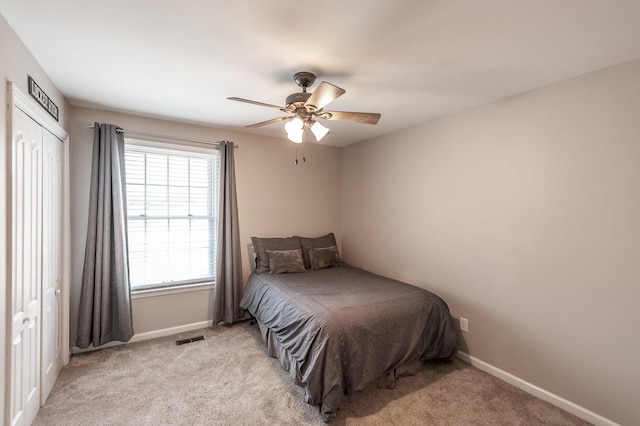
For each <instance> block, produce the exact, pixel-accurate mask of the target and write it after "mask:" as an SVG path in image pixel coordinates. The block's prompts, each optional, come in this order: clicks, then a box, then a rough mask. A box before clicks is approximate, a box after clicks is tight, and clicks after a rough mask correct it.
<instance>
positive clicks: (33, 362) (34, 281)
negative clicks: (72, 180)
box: [9, 107, 42, 425]
mask: <svg viewBox="0 0 640 426" xmlns="http://www.w3.org/2000/svg"><path fill="white" fill-rule="evenodd" d="M12 133H13V138H12V173H13V174H12V221H13V224H12V225H13V226H12V236H11V239H12V253H13V256H12V264H11V270H12V279H11V301H12V306H11V318H12V324H11V330H12V335H11V343H12V347H11V354H12V359H11V364H12V365H11V389H12V395H11V412H10V413H9V415H10V422H11V424H14V425H22V424H26V425H29V424H31V422H32V421H33V419H34V418H35V415H36V414H37V412H38V408H39V407H40V326H39V324H40V307H41V305H40V291H41V285H42V281H41V279H42V267H41V265H42V252H41V249H40V248H41V245H42V226H41V221H42V217H41V211H42V204H41V200H42V174H41V170H42V167H41V166H42V164H41V162H42V127H41V126H40V125H39V124H38V123H36V122H35V121H34V120H32V119H31V118H29V117H28V116H27V115H26V114H24V113H23V112H22V111H21V110H19V109H18V108H16V107H14V109H13V131H12ZM13 390H16V391H15V392H13Z"/></svg>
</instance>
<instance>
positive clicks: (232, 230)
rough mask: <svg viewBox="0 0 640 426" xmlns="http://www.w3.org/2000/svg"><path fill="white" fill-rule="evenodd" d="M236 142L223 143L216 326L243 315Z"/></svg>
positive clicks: (240, 317)
mask: <svg viewBox="0 0 640 426" xmlns="http://www.w3.org/2000/svg"><path fill="white" fill-rule="evenodd" d="M234 150H235V145H234V144H233V143H232V142H226V141H223V142H220V199H219V201H220V202H219V204H218V206H219V209H220V211H219V216H218V254H217V264H216V285H215V290H214V294H213V323H212V325H213V326H216V325H217V324H219V323H220V322H225V323H227V324H231V323H233V322H235V321H238V320H240V319H242V318H243V313H242V310H241V309H240V299H241V298H242V260H241V255H240V253H241V250H240V226H239V223H238V202H237V197H236V178H235V164H234Z"/></svg>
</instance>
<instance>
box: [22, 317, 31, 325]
mask: <svg viewBox="0 0 640 426" xmlns="http://www.w3.org/2000/svg"><path fill="white" fill-rule="evenodd" d="M29 321H31V316H30V315H27V316H25V317H24V318H22V323H23V324H24V323H26V322H29Z"/></svg>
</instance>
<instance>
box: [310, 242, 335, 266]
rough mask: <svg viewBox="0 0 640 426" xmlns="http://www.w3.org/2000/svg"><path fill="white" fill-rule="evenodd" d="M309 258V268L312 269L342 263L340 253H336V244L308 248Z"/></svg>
mask: <svg viewBox="0 0 640 426" xmlns="http://www.w3.org/2000/svg"><path fill="white" fill-rule="evenodd" d="M309 260H310V261H311V269H312V270H314V271H317V270H318V269H324V268H329V267H332V266H340V265H342V262H341V261H340V255H339V254H338V247H336V246H331V247H322V248H313V247H312V248H310V249H309Z"/></svg>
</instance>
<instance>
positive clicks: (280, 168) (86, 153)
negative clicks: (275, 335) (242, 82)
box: [71, 108, 340, 345]
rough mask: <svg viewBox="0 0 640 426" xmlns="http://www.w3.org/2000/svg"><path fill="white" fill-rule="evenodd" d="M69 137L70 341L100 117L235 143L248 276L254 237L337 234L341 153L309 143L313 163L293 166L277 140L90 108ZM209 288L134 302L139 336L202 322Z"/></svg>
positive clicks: (80, 111)
mask: <svg viewBox="0 0 640 426" xmlns="http://www.w3.org/2000/svg"><path fill="white" fill-rule="evenodd" d="M72 116H73V125H72V134H71V194H72V197H71V222H72V223H73V228H72V236H71V240H72V246H71V252H72V270H71V287H72V294H71V344H72V345H73V344H74V343H75V337H76V329H77V326H76V324H77V313H78V312H77V310H78V300H79V298H80V283H81V280H82V264H83V260H84V244H85V237H86V227H87V208H88V190H89V176H90V160H91V150H92V143H93V142H92V141H93V136H92V130H91V129H89V124H92V123H93V122H94V121H98V122H103V123H113V124H117V125H119V126H121V127H122V128H124V129H125V130H132V131H140V132H146V133H153V134H160V135H169V136H179V137H183V138H189V139H198V140H209V141H219V140H231V141H233V142H235V143H236V144H237V145H239V149H238V150H236V152H235V162H236V180H237V187H238V189H237V193H238V209H239V216H240V217H239V220H240V240H241V242H242V244H243V249H242V257H243V271H244V280H245V281H246V279H247V278H248V276H249V272H250V267H249V259H248V257H249V255H248V249H247V245H248V244H249V243H250V242H251V236H290V235H293V234H303V235H310V236H319V235H322V234H324V233H327V232H335V233H336V234H338V233H339V231H340V230H339V225H340V217H339V216H340V205H339V203H340V151H339V149H338V148H331V147H326V146H320V145H307V146H306V148H305V150H306V158H307V162H306V163H305V164H301V165H298V166H295V165H294V164H293V161H294V159H295V146H294V145H293V144H292V143H290V142H287V141H286V140H285V139H284V138H282V139H275V138H267V137H260V136H253V135H248V134H242V133H234V132H230V131H227V130H221V129H214V128H210V127H201V126H193V125H187V124H179V123H174V122H168V121H163V120H155V119H151V118H144V117H139V116H133V115H127V114H118V113H113V112H106V111H100V110H94V109H86V108H73V110H72ZM210 301H211V295H210V294H209V291H208V290H200V291H193V292H188V293H180V294H170V295H164V296H154V297H144V298H137V299H134V300H133V307H132V309H133V327H134V331H135V333H136V334H140V333H149V332H154V331H156V330H162V329H168V328H173V327H180V326H183V325H188V324H194V323H200V322H203V321H208V320H210V319H211V306H210Z"/></svg>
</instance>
